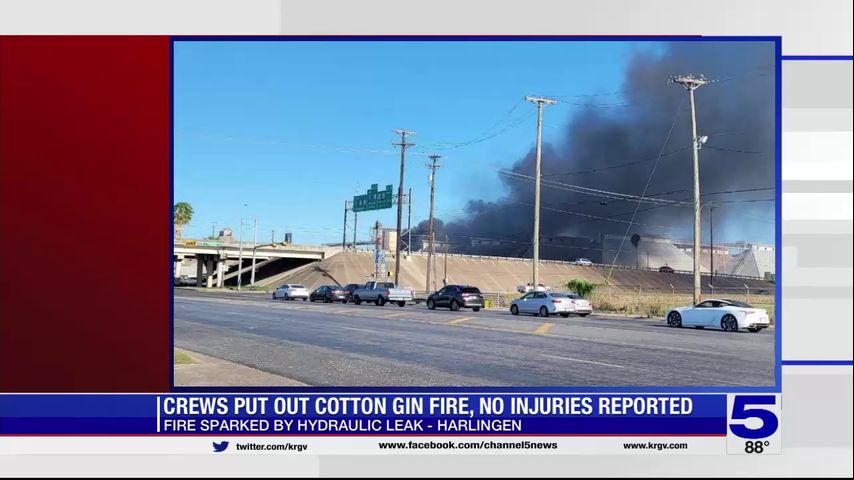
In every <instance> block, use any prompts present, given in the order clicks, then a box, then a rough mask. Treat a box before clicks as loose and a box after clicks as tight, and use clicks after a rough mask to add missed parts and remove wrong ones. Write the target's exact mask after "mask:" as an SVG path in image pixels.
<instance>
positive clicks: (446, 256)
mask: <svg viewBox="0 0 854 480" xmlns="http://www.w3.org/2000/svg"><path fill="white" fill-rule="evenodd" d="M442 283H443V284H445V285H447V284H448V234H447V233H446V234H445V278H444V279H443V280H442Z"/></svg>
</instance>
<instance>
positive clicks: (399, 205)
mask: <svg viewBox="0 0 854 480" xmlns="http://www.w3.org/2000/svg"><path fill="white" fill-rule="evenodd" d="M395 133H397V134H399V135H400V143H395V144H394V145H397V146H398V147H400V183H399V184H398V185H397V198H398V202H397V238H395V242H394V281H395V282H399V281H400V280H399V279H398V275H399V274H400V223H401V221H402V220H403V204H402V203H401V202H400V200H401V199H402V198H403V164H404V161H405V160H406V148H407V147H413V146H415V144H414V143H408V142H407V141H406V137H408V136H410V135H415V132H410V131H408V130H404V129H402V128H398V129H397V130H395Z"/></svg>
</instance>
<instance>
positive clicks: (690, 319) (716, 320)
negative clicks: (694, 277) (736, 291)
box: [665, 299, 771, 333]
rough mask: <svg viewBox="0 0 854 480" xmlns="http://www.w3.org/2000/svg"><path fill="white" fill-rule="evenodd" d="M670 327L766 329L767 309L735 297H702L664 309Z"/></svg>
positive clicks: (767, 324) (767, 322)
mask: <svg viewBox="0 0 854 480" xmlns="http://www.w3.org/2000/svg"><path fill="white" fill-rule="evenodd" d="M665 318H666V319H667V324H668V325H669V326H671V327H676V328H678V327H694V328H705V327H710V328H720V329H721V330H723V331H725V332H737V331H739V330H741V329H746V330H747V331H748V332H754V333H755V332H758V331H760V330H762V329H763V328H768V327H769V326H770V325H771V322H770V321H769V320H768V312H766V311H765V310H764V309H761V308H753V307H752V306H751V305H748V304H746V303H744V302H739V301H736V300H718V299H710V300H705V301H702V302H700V303H698V304H697V305H695V306H693V307H690V306H688V307H677V308H674V309H672V310H670V311H669V312H667V316H666V317H665Z"/></svg>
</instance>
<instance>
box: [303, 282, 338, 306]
mask: <svg viewBox="0 0 854 480" xmlns="http://www.w3.org/2000/svg"><path fill="white" fill-rule="evenodd" d="M308 299H309V300H311V301H312V302H314V301H316V300H320V301H322V302H324V303H332V302H341V303H347V300H348V299H347V295H346V294H344V288H343V287H340V286H338V285H323V286H322V287H319V288H316V289H315V290H314V291H313V292H311V295H309V296H308Z"/></svg>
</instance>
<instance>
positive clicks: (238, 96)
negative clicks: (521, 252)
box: [174, 41, 659, 243]
mask: <svg viewBox="0 0 854 480" xmlns="http://www.w3.org/2000/svg"><path fill="white" fill-rule="evenodd" d="M656 48H659V45H657V44H654V43H651V42H650V43H618V42H542V41H538V42H374V41H370V42H368V41H363V42H339V41H336V42H291V41H278V42H276V41H272V42H176V43H175V49H174V53H175V58H174V68H175V75H174V101H175V113H174V119H175V125H174V132H175V137H174V139H175V142H174V145H175V161H174V171H175V174H174V185H175V201H176V202H178V201H186V202H189V203H191V204H192V205H193V208H194V209H195V216H194V218H193V221H192V223H191V224H190V225H189V226H188V227H187V229H186V230H185V236H189V237H201V236H205V235H208V234H210V232H211V227H212V224H215V225H216V228H217V230H219V229H221V228H223V227H225V226H228V227H231V228H233V229H234V230H235V234H236V233H237V228H238V226H239V223H240V219H241V218H243V219H244V221H246V222H249V223H251V222H252V220H253V219H255V218H257V219H258V223H259V228H258V236H259V239H260V240H268V239H269V238H270V235H271V230H276V232H277V236H278V237H279V238H281V235H282V233H283V232H286V231H289V232H293V234H294V241H295V242H298V243H321V242H323V243H325V242H336V241H340V240H341V235H342V230H341V228H342V220H343V204H344V200H345V199H352V197H353V195H355V194H357V193H364V191H365V190H367V189H368V188H369V187H370V185H371V184H372V183H377V184H379V185H380V187H381V188H382V187H384V186H385V185H386V184H392V185H394V190H395V192H396V191H397V183H398V175H399V170H398V168H399V152H398V151H397V149H396V148H395V147H393V146H392V145H391V143H392V141H395V139H396V138H395V135H394V133H393V130H394V129H395V128H406V129H409V130H413V131H415V132H416V135H415V136H414V137H412V141H413V142H415V143H416V146H415V147H414V148H412V149H410V150H408V153H407V165H406V181H405V187H406V188H408V187H412V189H413V199H414V201H413V225H415V224H417V223H418V222H419V221H421V220H424V219H426V218H427V214H428V208H429V184H428V177H427V169H426V167H425V163H426V162H427V161H428V159H427V157H426V155H427V154H429V153H432V152H436V153H440V154H442V155H443V158H442V160H441V162H442V164H443V165H444V167H443V168H441V169H440V170H439V173H438V177H437V187H436V213H437V216H438V217H440V218H445V219H449V218H451V217H454V216H460V215H463V214H464V213H463V208H464V206H465V203H466V201H468V200H470V199H495V198H498V197H500V196H501V194H502V186H501V183H500V182H499V180H498V176H497V175H496V172H495V170H496V169H498V168H504V167H509V166H510V165H511V164H512V163H513V162H515V161H516V160H518V159H519V158H520V157H522V156H523V155H524V154H525V153H526V152H527V151H529V150H530V149H531V148H532V146H533V145H534V141H535V133H536V130H535V129H536V117H535V116H534V115H531V114H530V111H531V109H533V106H532V105H530V104H528V103H525V102H521V103H520V100H521V99H522V97H524V96H525V95H531V94H542V95H555V96H557V95H567V96H571V95H586V94H596V93H605V92H614V91H617V90H619V89H620V87H621V85H620V83H619V82H621V81H622V79H623V71H624V68H625V66H626V62H627V60H628V58H629V54H630V53H631V52H632V51H635V50H638V49H652V50H654V49H656ZM606 98H607V101H613V100H615V98H614V97H606ZM573 108H574V107H572V106H570V105H566V104H559V105H555V106H552V107H548V108H547V109H546V111H545V121H544V124H545V127H544V131H543V135H544V141H548V140H549V138H550V136H553V135H557V134H558V132H559V131H560V130H561V127H562V126H564V125H565V123H566V121H567V119H568V118H569V116H570V115H571V113H572V109H573ZM508 112H511V113H510V115H509V116H508ZM496 122H501V123H500V124H499V125H498V126H496V127H494V128H492V130H489V131H488V132H487V134H488V135H490V134H495V133H499V134H498V135H496V136H495V137H493V138H491V139H489V140H486V141H482V142H479V143H474V144H471V145H467V146H464V147H460V148H454V149H449V150H441V147H442V146H443V145H442V144H449V143H450V144H454V143H461V142H466V141H469V140H472V139H476V138H482V137H483V136H484V132H485V131H487V130H488V129H490V127H493V126H494V125H495V124H496ZM404 213H405V212H404ZM395 215H396V210H395V209H390V210H384V211H378V212H370V213H367V214H362V215H360V218H359V232H358V234H359V237H360V238H362V239H367V237H368V235H369V228H370V227H369V225H370V224H371V223H372V222H373V221H374V220H379V221H381V222H383V223H384V224H385V225H387V226H394V224H395ZM245 235H248V236H246V237H244V238H251V227H250V228H249V229H248V230H246V231H245ZM351 236H352V233H348V238H350V237H351Z"/></svg>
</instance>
